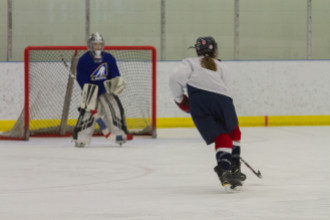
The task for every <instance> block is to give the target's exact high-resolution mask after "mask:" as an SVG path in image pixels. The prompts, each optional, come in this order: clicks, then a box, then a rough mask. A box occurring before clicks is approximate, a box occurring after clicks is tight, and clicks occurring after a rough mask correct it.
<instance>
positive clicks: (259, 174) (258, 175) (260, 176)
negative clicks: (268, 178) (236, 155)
mask: <svg viewBox="0 0 330 220" xmlns="http://www.w3.org/2000/svg"><path fill="white" fill-rule="evenodd" d="M240 159H241V161H242V162H243V163H244V164H245V165H246V166H247V167H248V168H249V169H250V170H251V171H252V172H253V173H254V174H255V175H256V176H257V177H259V178H260V179H261V178H262V175H261V173H260V170H258V172H256V171H255V170H254V169H253V168H252V167H251V166H250V165H249V164H248V163H247V162H246V161H245V160H243V158H242V157H240Z"/></svg>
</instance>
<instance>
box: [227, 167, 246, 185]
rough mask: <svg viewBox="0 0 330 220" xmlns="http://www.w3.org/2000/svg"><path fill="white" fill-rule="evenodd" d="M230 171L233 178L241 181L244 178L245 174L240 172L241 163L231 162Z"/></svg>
mask: <svg viewBox="0 0 330 220" xmlns="http://www.w3.org/2000/svg"><path fill="white" fill-rule="evenodd" d="M231 173H232V176H233V178H234V179H237V180H239V181H241V182H243V181H245V180H246V175H245V174H244V173H242V172H241V163H240V162H238V163H232V164H231Z"/></svg>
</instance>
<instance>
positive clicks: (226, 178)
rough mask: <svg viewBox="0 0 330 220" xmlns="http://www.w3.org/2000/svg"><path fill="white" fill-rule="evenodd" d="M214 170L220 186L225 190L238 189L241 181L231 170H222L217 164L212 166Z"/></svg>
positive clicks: (234, 190) (240, 186)
mask: <svg viewBox="0 0 330 220" xmlns="http://www.w3.org/2000/svg"><path fill="white" fill-rule="evenodd" d="M214 171H215V172H216V173H217V174H218V177H219V179H220V182H221V184H222V186H223V187H224V188H225V190H226V191H227V192H236V191H240V190H241V188H242V183H241V182H240V181H239V180H238V179H235V178H234V177H233V176H232V173H231V170H224V169H222V168H221V167H219V166H216V167H214Z"/></svg>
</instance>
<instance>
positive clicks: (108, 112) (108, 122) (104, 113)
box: [73, 77, 133, 147]
mask: <svg viewBox="0 0 330 220" xmlns="http://www.w3.org/2000/svg"><path fill="white" fill-rule="evenodd" d="M116 78H119V77H116ZM116 78H115V79H116ZM120 78H121V77H120ZM112 80H113V79H112ZM117 80H118V79H117ZM107 81H111V80H107ZM104 84H105V87H106V88H107V86H106V82H104ZM109 85H110V84H109ZM113 85H114V84H113ZM121 85H122V84H121ZM123 89H124V88H122V89H121V90H120V92H121V91H122V90H123ZM107 91H108V89H107ZM109 91H110V90H109ZM115 91H118V90H115ZM97 93H98V86H97V85H94V84H88V83H86V84H85V85H84V87H83V91H82V102H81V106H80V107H79V111H80V115H79V118H78V121H77V124H76V126H75V129H74V135H73V139H74V141H75V145H76V146H77V147H84V146H85V145H86V144H89V143H90V140H91V137H92V135H93V133H94V129H95V123H97V124H98V125H99V127H100V129H101V131H102V133H103V135H104V136H105V138H107V139H108V140H110V141H113V142H116V143H118V144H120V145H122V144H123V143H125V142H126V141H127V140H131V139H133V136H132V134H129V133H128V131H127V127H126V122H125V114H124V109H123V107H122V105H121V102H120V99H119V97H118V96H117V95H116V94H109V93H104V94H102V95H100V96H99V97H97Z"/></svg>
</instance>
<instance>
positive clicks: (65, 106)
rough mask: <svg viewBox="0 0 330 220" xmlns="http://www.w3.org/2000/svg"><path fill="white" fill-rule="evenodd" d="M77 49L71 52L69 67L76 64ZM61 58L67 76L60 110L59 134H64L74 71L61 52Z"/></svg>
mask: <svg viewBox="0 0 330 220" xmlns="http://www.w3.org/2000/svg"><path fill="white" fill-rule="evenodd" d="M77 54H78V52H77V50H76V51H75V53H74V54H73V56H72V58H71V67H73V66H75V65H76V61H77ZM61 60H62V62H63V64H64V66H65V68H66V69H67V70H68V73H69V78H68V82H67V86H66V92H65V98H64V104H63V110H62V118H61V124H60V128H59V129H60V135H65V133H66V127H67V125H66V124H67V120H68V117H69V110H70V101H71V96H72V91H73V84H74V78H75V75H74V74H75V71H74V69H73V68H70V67H69V65H68V64H67V62H66V61H65V59H64V56H63V54H61Z"/></svg>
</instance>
